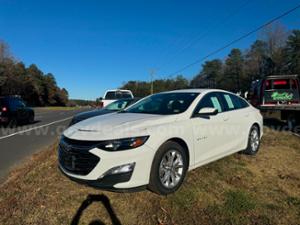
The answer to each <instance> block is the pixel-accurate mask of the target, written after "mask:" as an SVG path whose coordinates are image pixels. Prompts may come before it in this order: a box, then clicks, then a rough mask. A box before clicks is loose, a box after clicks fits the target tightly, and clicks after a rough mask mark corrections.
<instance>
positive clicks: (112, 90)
mask: <svg viewBox="0 0 300 225" xmlns="http://www.w3.org/2000/svg"><path fill="white" fill-rule="evenodd" d="M110 91H111V92H122V91H124V92H131V91H130V90H125V89H111V90H106V92H110Z"/></svg>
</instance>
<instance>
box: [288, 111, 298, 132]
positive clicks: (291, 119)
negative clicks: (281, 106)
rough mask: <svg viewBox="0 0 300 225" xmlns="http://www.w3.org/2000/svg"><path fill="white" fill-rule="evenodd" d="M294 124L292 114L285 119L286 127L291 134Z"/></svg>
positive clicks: (294, 117) (294, 118)
mask: <svg viewBox="0 0 300 225" xmlns="http://www.w3.org/2000/svg"><path fill="white" fill-rule="evenodd" d="M296 124H297V120H296V116H295V115H294V114H291V115H289V117H288V119H287V125H288V129H289V131H292V132H293V131H294V130H295V127H296Z"/></svg>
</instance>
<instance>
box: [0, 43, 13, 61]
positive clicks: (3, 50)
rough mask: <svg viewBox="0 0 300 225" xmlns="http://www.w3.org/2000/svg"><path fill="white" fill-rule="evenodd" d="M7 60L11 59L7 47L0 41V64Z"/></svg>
mask: <svg viewBox="0 0 300 225" xmlns="http://www.w3.org/2000/svg"><path fill="white" fill-rule="evenodd" d="M8 58H11V54H10V51H9V46H8V45H7V44H6V43H5V42H4V41H1V40H0V62H3V61H4V60H5V59H8Z"/></svg>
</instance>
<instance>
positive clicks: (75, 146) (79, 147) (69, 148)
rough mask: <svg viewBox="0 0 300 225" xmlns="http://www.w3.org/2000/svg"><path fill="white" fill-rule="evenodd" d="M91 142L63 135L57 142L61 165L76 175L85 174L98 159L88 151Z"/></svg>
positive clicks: (91, 146)
mask: <svg viewBox="0 0 300 225" xmlns="http://www.w3.org/2000/svg"><path fill="white" fill-rule="evenodd" d="M93 146H94V144H92V142H84V141H76V140H71V139H68V138H65V137H63V138H62V139H61V141H60V143H59V151H58V159H59V164H60V165H61V167H62V168H63V169H64V170H66V171H67V172H70V173H73V174H76V175H87V174H89V173H90V172H91V171H92V170H93V169H94V168H95V166H96V165H97V164H98V162H99V161H100V158H99V157H97V156H95V155H93V154H92V153H90V152H89V150H91V149H92V148H93Z"/></svg>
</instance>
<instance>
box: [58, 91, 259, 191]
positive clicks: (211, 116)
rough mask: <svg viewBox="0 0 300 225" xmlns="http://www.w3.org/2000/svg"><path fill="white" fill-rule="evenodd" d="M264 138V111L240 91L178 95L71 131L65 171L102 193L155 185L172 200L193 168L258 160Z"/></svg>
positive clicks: (63, 145)
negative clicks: (234, 158)
mask: <svg viewBox="0 0 300 225" xmlns="http://www.w3.org/2000/svg"><path fill="white" fill-rule="evenodd" d="M262 135H263V122H262V116H261V114H260V112H259V110H257V109H256V108H254V107H253V106H251V105H250V104H248V102H247V101H245V100H244V99H242V98H240V97H239V96H237V95H235V94H233V93H230V92H226V91H222V90H212V89H211V90H210V89H189V90H178V91H170V92H164V93H159V94H154V95H151V96H149V97H146V98H144V99H142V100H140V101H139V102H137V103H136V104H134V105H132V106H130V107H128V108H127V109H125V110H123V111H121V112H119V113H113V114H107V115H104V116H101V117H95V118H90V119H88V120H85V121H82V122H81V123H79V124H78V126H72V127H70V128H69V129H67V130H66V131H65V132H64V133H63V135H62V137H61V140H60V144H59V167H60V169H61V171H62V172H63V174H65V175H66V176H68V177H69V178H71V179H72V180H75V181H77V182H80V183H84V184H87V185H91V186H94V187H98V188H103V189H109V190H123V189H136V188H145V187H147V188H149V189H150V190H152V191H154V192H156V193H158V194H162V195H166V194H169V193H172V192H174V191H176V190H177V189H178V188H179V187H180V186H181V184H182V182H183V180H184V177H185V175H186V172H187V171H188V170H192V169H195V168H197V167H199V166H202V165H204V164H207V163H209V162H212V161H215V160H217V159H220V158H223V157H225V156H227V155H230V154H233V153H235V152H239V151H242V152H243V153H245V154H249V155H254V154H256V153H257V152H258V150H259V146H260V140H261V137H262ZM203 179H205V177H203Z"/></svg>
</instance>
